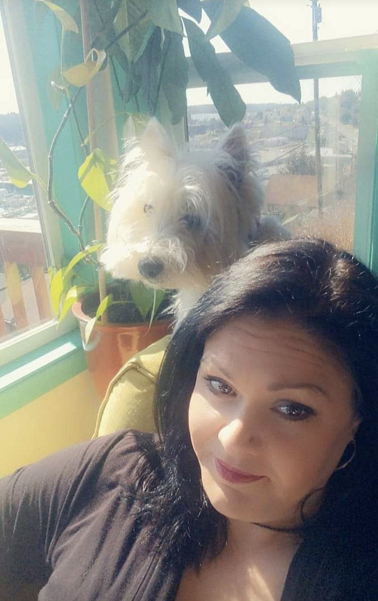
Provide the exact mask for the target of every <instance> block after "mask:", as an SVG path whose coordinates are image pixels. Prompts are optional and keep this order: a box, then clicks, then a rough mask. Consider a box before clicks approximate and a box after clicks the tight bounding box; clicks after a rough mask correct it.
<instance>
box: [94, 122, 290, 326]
mask: <svg viewBox="0 0 378 601" xmlns="http://www.w3.org/2000/svg"><path fill="white" fill-rule="evenodd" d="M262 203H263V195H262V191H261V188H260V185H259V183H258V179H257V176H256V163H255V161H254V159H253V158H252V157H251V156H250V153H249V150H248V144H247V140H246V136H245V132H244V129H243V127H242V126H241V125H234V126H233V127H232V128H231V129H230V130H229V132H228V133H227V134H226V136H225V137H224V139H223V140H221V141H220V143H219V144H218V146H217V148H216V149H215V150H214V151H200V152H190V153H189V152H185V153H179V152H178V151H177V148H176V147H175V145H174V143H173V142H172V141H171V140H170V139H169V138H168V135H167V134H166V132H165V130H164V129H163V127H162V126H161V125H160V124H159V123H158V121H157V120H156V119H152V120H151V121H150V123H149V125H148V127H147V129H146V132H145V134H144V135H143V137H142V139H141V140H140V142H139V143H138V144H137V145H136V146H134V148H132V149H131V150H129V152H127V153H126V154H125V158H124V160H123V164H122V166H121V173H120V179H119V183H118V186H117V188H116V190H115V192H114V207H113V209H112V211H111V215H110V221H109V227H108V238H107V248H106V249H105V251H104V253H103V254H102V258H101V260H102V262H103V264H104V265H105V268H106V269H107V270H108V271H109V272H110V273H111V274H112V275H113V277H115V278H127V279H131V280H139V281H142V282H144V283H145V284H146V285H147V286H150V287H155V288H163V289H173V290H177V291H178V292H177V294H176V296H175V302H174V312H175V318H176V319H177V321H180V320H181V319H182V318H183V317H184V316H185V314H186V313H187V311H188V310H189V309H190V308H191V307H192V306H193V304H194V303H195V302H196V301H197V300H198V298H199V297H200V296H201V294H202V293H203V292H204V291H205V290H206V289H207V287H208V286H209V284H210V281H211V278H212V277H213V276H214V275H216V274H218V273H220V272H221V271H223V270H224V269H225V268H226V267H228V266H229V265H231V264H232V263H233V262H234V261H236V260H237V259H239V258H240V257H241V256H242V255H243V254H244V253H245V252H246V251H248V250H249V249H250V248H251V245H253V244H255V243H260V242H262V241H265V240H267V239H277V238H286V237H288V236H287V231H286V230H285V228H283V227H282V226H281V225H280V224H279V223H278V222H276V221H275V220H272V219H271V218H269V219H264V218H263V219H260V215H261V207H262Z"/></svg>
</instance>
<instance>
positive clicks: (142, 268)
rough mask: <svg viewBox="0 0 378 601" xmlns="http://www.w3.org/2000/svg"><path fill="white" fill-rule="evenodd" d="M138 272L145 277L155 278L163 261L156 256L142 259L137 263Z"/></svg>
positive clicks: (161, 269) (162, 267) (162, 266)
mask: <svg viewBox="0 0 378 601" xmlns="http://www.w3.org/2000/svg"><path fill="white" fill-rule="evenodd" d="M138 269H139V273H140V274H141V275H142V276H143V277H145V278H156V276H158V275H159V273H161V272H162V271H163V269H164V263H163V262H162V261H161V260H160V259H158V258H157V257H152V259H143V261H139V263H138Z"/></svg>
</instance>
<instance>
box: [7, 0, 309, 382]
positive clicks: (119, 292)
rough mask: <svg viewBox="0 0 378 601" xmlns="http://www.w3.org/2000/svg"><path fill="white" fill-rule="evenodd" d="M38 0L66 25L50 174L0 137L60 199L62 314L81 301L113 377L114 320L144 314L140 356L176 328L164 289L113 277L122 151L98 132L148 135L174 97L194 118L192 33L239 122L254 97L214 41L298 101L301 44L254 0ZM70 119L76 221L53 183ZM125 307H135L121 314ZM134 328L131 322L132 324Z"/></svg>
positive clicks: (222, 99)
mask: <svg viewBox="0 0 378 601" xmlns="http://www.w3.org/2000/svg"><path fill="white" fill-rule="evenodd" d="M35 2H36V8H38V10H39V18H40V21H43V17H44V16H45V13H47V12H49V11H52V12H53V13H54V16H55V17H56V20H57V21H58V22H59V24H60V36H61V40H60V47H61V57H60V65H59V67H57V68H56V69H55V70H54V72H53V73H52V74H51V76H50V85H49V95H50V99H51V102H52V103H53V104H54V106H55V108H56V109H57V110H60V107H61V103H62V100H63V99H64V101H65V102H66V105H67V108H66V110H65V112H64V114H63V115H62V119H61V122H60V125H59V127H58V129H57V130H56V132H55V135H54V136H53V139H52V141H51V146H50V151H49V156H48V166H49V176H48V181H47V182H46V183H44V182H41V180H40V178H38V177H37V176H36V175H35V174H33V173H31V171H29V170H28V169H26V168H25V167H24V166H23V165H21V164H20V163H19V162H18V160H17V159H16V157H15V156H14V155H12V153H11V151H10V150H9V149H8V148H7V147H6V145H5V144H4V143H3V142H0V158H1V159H2V160H3V163H4V165H5V166H6V167H7V168H8V172H9V176H10V178H11V179H12V181H14V182H15V183H16V184H17V185H21V186H22V185H25V184H26V183H27V182H29V181H30V179H31V178H35V179H37V180H38V181H39V183H40V184H41V185H42V186H43V187H44V188H45V189H46V191H47V198H48V203H49V205H50V207H51V208H52V210H54V211H55V213H56V214H57V215H58V216H59V218H60V220H61V221H62V222H63V223H64V224H65V226H66V227H67V228H68V230H69V232H70V233H71V235H72V236H73V237H74V239H75V240H76V243H77V247H78V252H77V254H76V255H75V256H73V257H72V258H71V260H70V261H69V262H68V264H67V265H65V266H64V267H61V268H60V269H56V270H53V269H51V299H52V305H53V307H54V309H55V311H56V313H57V315H58V316H59V319H60V320H62V319H64V318H65V316H66V315H67V313H68V311H69V310H70V309H71V308H73V309H74V312H75V314H76V315H77V316H78V318H79V322H80V324H81V325H80V327H81V331H82V334H83V344H84V348H85V349H86V351H87V353H88V355H87V357H88V364H89V367H90V369H91V370H96V369H97V368H94V367H93V362H92V361H91V359H90V354H91V353H92V357H93V358H94V350H95V349H97V355H99V358H100V365H99V367H98V369H99V372H100V373H101V372H104V370H105V367H104V365H105V361H106V358H109V357H111V359H110V363H111V366H112V369H113V375H114V373H115V372H116V371H117V370H118V368H119V367H120V365H121V364H122V363H123V362H124V361H125V360H126V359H127V355H126V354H125V353H123V352H122V351H121V354H120V356H119V359H118V360H116V359H115V358H114V356H113V355H112V354H111V353H110V352H109V351H102V350H101V351H99V348H100V347H99V340H100V339H101V338H103V337H104V332H105V330H114V331H116V333H115V341H113V342H112V343H111V348H112V349H113V350H114V349H118V348H120V340H121V338H122V335H121V334H119V327H118V325H117V326H115V325H114V324H113V322H114V320H116V321H117V322H121V323H122V324H123V325H125V322H126V321H127V320H128V319H130V321H131V322H133V323H135V321H136V322H138V325H139V326H140V324H141V322H144V323H142V326H141V327H142V331H143V333H142V334H139V335H138V339H139V342H138V344H137V343H132V344H131V345H130V349H129V350H130V354H134V353H135V352H137V351H138V350H141V345H144V346H147V345H148V344H150V343H151V342H152V340H153V338H152V336H153V334H152V332H153V330H154V329H157V330H158V332H157V334H156V336H157V338H159V337H161V336H162V335H163V334H164V333H165V332H166V331H167V328H168V323H167V322H165V324H164V325H162V323H161V321H160V319H159V318H161V314H162V309H163V308H164V307H166V305H167V302H168V301H167V298H166V295H165V294H164V293H163V292H160V291H153V290H148V289H147V288H145V287H144V286H142V285H141V284H138V283H133V282H124V283H122V284H120V283H119V282H118V283H115V282H110V283H109V282H108V281H107V276H106V274H105V273H104V272H103V270H102V268H101V263H100V254H101V250H102V248H103V246H104V238H105V233H104V222H105V217H104V215H106V212H107V211H109V210H110V209H111V200H110V196H109V194H110V192H111V189H112V187H113V186H114V183H115V181H116V172H117V159H118V157H117V156H114V155H113V156H109V153H108V152H105V150H104V149H103V148H101V147H100V144H99V143H98V139H99V137H101V136H99V132H100V133H101V135H102V134H103V133H104V131H105V132H106V130H107V128H108V127H109V126H110V124H112V126H113V127H114V121H116V122H117V125H118V130H119V131H121V130H122V131H124V127H123V125H124V123H125V122H126V123H127V127H128V129H129V130H130V129H131V130H132V131H133V132H134V133H138V130H140V129H141V128H143V125H144V123H145V122H146V121H147V120H148V118H149V117H151V116H154V115H158V116H159V114H160V105H161V102H163V103H165V104H166V105H167V106H168V112H169V114H170V120H171V123H172V124H178V123H180V122H182V120H183V119H184V118H185V116H186V109H187V105H186V88H187V85H188V59H187V58H186V57H185V53H184V48H183V39H184V37H186V38H187V40H188V43H189V48H190V53H191V61H192V63H193V65H194V67H195V69H196V70H197V72H198V74H199V76H200V77H201V78H202V79H203V80H204V82H206V84H207V87H208V91H209V94H210V95H211V97H212V100H213V102H214V105H215V107H216V109H217V110H218V112H219V115H220V117H221V118H222V120H223V121H224V123H225V124H226V125H231V124H232V123H234V122H237V121H241V120H242V119H243V117H244V114H245V110H246V105H245V104H244V102H243V100H242V98H241V97H240V94H239V92H238V91H237V90H236V88H235V86H234V85H233V83H232V80H231V76H230V74H229V73H228V72H227V70H225V69H224V68H223V67H222V65H221V63H220V61H219V59H218V57H217V55H216V53H215V50H214V48H213V46H212V44H211V43H210V39H211V38H213V37H214V36H216V35H218V34H219V35H221V36H222V38H223V40H224V41H225V42H226V44H227V45H228V46H229V48H230V50H231V51H232V52H233V53H234V54H235V55H236V56H237V57H238V58H239V59H240V60H241V61H243V62H244V63H245V64H247V65H248V66H249V67H251V68H253V69H255V70H257V71H259V72H260V73H263V74H264V75H266V76H267V77H268V79H269V80H270V82H271V83H272V85H273V86H274V87H275V88H276V89H277V90H279V91H281V92H284V93H287V94H290V95H292V96H293V97H294V98H296V99H297V100H298V101H299V100H300V86H299V81H298V78H297V76H296V73H295V69H294V58H293V52H292V49H291V46H290V43H289V41H288V40H287V39H286V38H285V37H284V36H283V35H282V34H281V33H280V32H279V31H278V30H277V29H276V28H275V27H274V26H273V25H271V23H269V22H268V21H267V20H266V19H264V18H263V17H261V16H260V15H259V14H258V13H256V12H255V11H254V10H252V9H251V8H249V7H248V6H245V4H246V3H245V2H244V0H243V1H240V0H239V1H237V2H223V1H221V0H212V1H201V0H159V1H151V0H94V1H93V2H89V1H88V0H80V1H79V3H78V4H77V3H76V2H72V1H70V0H56V3H53V2H50V1H48V0H35ZM204 13H206V14H207V16H208V17H209V18H210V21H211V24H210V27H209V29H208V31H207V33H206V34H205V33H204V32H203V31H202V29H201V28H200V27H199V25H198V23H199V22H200V21H201V19H202V16H203V14H204ZM43 26H44V24H43V22H42V24H41V27H42V28H43ZM41 35H46V31H41ZM79 46H80V49H79ZM78 52H79V53H80V55H81V56H80V57H79V58H78ZM107 67H109V69H108V73H109V72H110V75H109V77H108V81H109V82H110V84H109V85H110V86H111V88H112V90H115V93H116V94H117V95H118V104H119V103H121V104H122V111H121V112H120V113H119V114H115V111H114V107H112V108H113V110H112V111H111V114H106V115H103V119H102V120H99V118H98V110H96V108H97V109H98V104H99V99H98V97H97V92H98V89H97V90H96V88H95V85H94V84H95V82H96V78H98V77H100V73H101V72H103V71H104V70H105V69H106V68H107ZM84 91H85V94H86V107H85V108H86V110H85V111H84V112H85V116H84V119H83V117H82V115H81V118H79V117H80V116H79V114H78V111H77V105H78V103H79V102H81V100H80V97H81V96H83V95H84V94H83V92H84ZM69 120H73V121H74V123H75V126H76V129H77V132H78V136H79V138H80V141H81V145H80V148H81V151H82V152H83V155H84V156H83V162H82V164H81V166H80V167H79V169H78V184H79V185H80V186H81V188H82V191H83V203H82V207H81V211H80V214H79V217H78V220H77V222H76V223H74V221H73V219H72V218H71V217H70V216H69V215H68V214H67V212H66V211H65V209H64V208H63V207H64V201H63V202H62V199H59V198H55V196H54V192H53V190H54V186H53V179H54V178H53V176H54V161H55V150H56V147H57V144H58V143H59V140H60V138H61V134H62V132H63V130H64V129H65V127H66V126H67V123H68V122H69ZM85 134H87V135H86V136H85ZM118 148H119V145H118ZM117 150H118V149H117ZM115 154H117V153H115ZM90 209H92V210H93V212H94V228H92V231H91V223H90V219H88V218H87V216H88V213H89V211H90ZM93 230H94V231H93ZM109 285H110V288H109ZM88 295H89V297H88ZM88 298H89V300H87V299H88ZM88 306H91V311H90V312H89V316H85V314H84V311H83V309H85V307H87V308H88ZM121 308H122V309H124V310H125V312H126V313H125V314H126V315H129V317H122V316H121V317H120V310H121ZM115 315H116V316H117V317H115ZM154 321H156V322H157V324H158V325H157V326H155V325H154V324H153V322H154ZM127 327H128V328H129V329H130V324H128V325H127ZM101 332H102V333H101ZM108 379H109V376H108V375H106V376H103V374H102V376H101V380H102V383H101V385H100V388H101V390H100V393H101V394H102V393H103V392H104V390H103V389H104V386H105V384H104V382H105V381H108Z"/></svg>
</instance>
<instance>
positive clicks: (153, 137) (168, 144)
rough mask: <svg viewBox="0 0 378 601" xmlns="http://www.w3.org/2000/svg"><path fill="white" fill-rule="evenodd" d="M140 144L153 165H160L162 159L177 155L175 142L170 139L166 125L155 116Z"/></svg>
mask: <svg viewBox="0 0 378 601" xmlns="http://www.w3.org/2000/svg"><path fill="white" fill-rule="evenodd" d="M140 146H141V148H142V150H143V151H144V152H145V155H146V159H147V161H148V162H149V163H150V165H151V167H158V166H159V165H160V164H161V162H162V161H164V160H166V159H173V158H175V156H176V148H175V145H174V143H173V142H172V141H171V140H170V139H169V137H168V134H167V132H166V131H165V129H164V127H163V126H162V125H160V123H159V121H158V120H157V119H155V118H153V119H151V121H150V122H149V124H148V125H147V128H146V131H145V132H144V134H143V136H142V138H141V140H140Z"/></svg>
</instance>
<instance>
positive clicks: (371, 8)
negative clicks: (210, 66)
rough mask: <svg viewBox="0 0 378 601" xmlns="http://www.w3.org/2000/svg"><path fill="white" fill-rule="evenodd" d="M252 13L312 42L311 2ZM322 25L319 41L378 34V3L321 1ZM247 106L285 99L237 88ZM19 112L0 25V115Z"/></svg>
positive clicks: (330, 85)
mask: <svg viewBox="0 0 378 601" xmlns="http://www.w3.org/2000/svg"><path fill="white" fill-rule="evenodd" d="M250 6H251V8H253V9H255V10H256V11H257V12H259V13H260V14H261V15H263V16H264V17H265V18H267V19H268V20H269V21H271V23H273V25H275V26H276V27H277V28H278V29H279V30H280V31H281V32H282V33H283V34H284V35H285V36H286V37H287V38H289V40H290V41H291V43H292V44H295V43H299V42H309V41H311V40H312V25H311V23H312V21H311V2H310V0H250ZM320 6H321V7H322V12H323V22H322V24H321V25H320V26H319V40H329V39H333V38H342V37H350V36H359V35H366V34H373V33H378V2H377V0H320ZM214 45H215V47H216V49H217V50H219V51H222V50H225V49H226V47H225V46H224V44H223V43H222V41H221V40H215V42H214ZM358 85H359V83H358V81H357V79H356V78H355V79H354V80H351V79H350V78H343V81H340V82H336V81H334V82H332V81H328V82H327V83H326V84H323V90H322V86H321V89H320V93H321V94H322V93H323V94H325V95H333V94H334V93H335V91H338V90H339V89H340V87H341V88H342V89H346V88H348V87H358ZM238 87H239V90H240V91H241V93H242V96H243V98H244V100H245V101H246V102H287V100H288V97H287V96H284V95H282V94H278V93H275V92H274V91H273V90H272V89H271V86H270V85H269V84H261V85H255V86H238ZM302 88H303V90H302V91H303V99H304V100H305V101H306V100H308V99H309V97H308V95H309V94H311V86H310V85H309V83H307V84H305V85H304V86H302ZM188 100H189V103H190V104H197V103H200V102H210V99H209V98H207V97H206V91H205V90H189V91H188ZM12 111H16V112H17V111H18V107H17V100H16V96H15V93H14V88H13V78H12V72H11V69H10V65H9V59H8V53H7V49H6V44H5V40H4V33H3V28H2V25H1V21H0V114H1V113H8V112H12Z"/></svg>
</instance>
